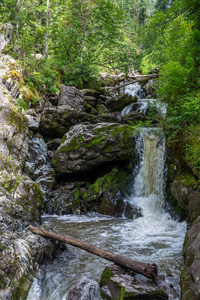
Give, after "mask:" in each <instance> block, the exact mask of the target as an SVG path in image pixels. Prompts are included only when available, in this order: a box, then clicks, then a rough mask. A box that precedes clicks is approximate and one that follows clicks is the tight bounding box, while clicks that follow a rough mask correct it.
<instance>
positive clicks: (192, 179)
mask: <svg viewBox="0 0 200 300" xmlns="http://www.w3.org/2000/svg"><path fill="white" fill-rule="evenodd" d="M175 179H176V180H180V181H181V183H182V184H183V185H184V186H187V187H191V188H194V189H195V188H197V187H198V186H199V184H200V180H199V179H198V178H197V177H196V176H195V175H194V174H193V173H192V172H191V171H190V170H188V169H183V168H182V170H181V172H180V173H179V174H178V175H177V176H176V177H175Z"/></svg>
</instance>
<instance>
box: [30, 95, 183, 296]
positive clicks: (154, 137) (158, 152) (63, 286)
mask: <svg viewBox="0 0 200 300" xmlns="http://www.w3.org/2000/svg"><path fill="white" fill-rule="evenodd" d="M140 100H141V99H140ZM136 151H137V157H138V164H137V166H136V168H135V170H134V172H133V176H134V177H135V180H134V184H133V187H132V190H133V191H132V195H131V196H130V197H127V198H126V199H124V201H126V202H129V203H131V205H133V206H135V207H137V208H138V210H140V211H141V215H142V216H141V217H139V218H137V219H134V220H128V219H126V218H113V217H109V216H102V215H98V214H95V213H91V214H88V215H65V216H56V215H53V216H47V215H44V216H43V221H44V223H45V224H47V225H48V226H50V227H51V228H53V229H54V231H56V232H57V233H60V234H64V235H68V236H71V237H74V238H78V239H81V240H84V241H86V242H89V243H91V244H94V245H96V246H98V247H100V248H103V249H105V250H108V251H111V252H114V253H117V254H120V255H123V256H126V257H129V258H132V259H134V260H139V261H143V262H149V263H156V264H157V265H158V269H159V274H160V275H164V276H165V278H166V281H167V282H168V283H171V284H173V285H174V287H175V289H176V290H178V291H179V285H178V281H179V276H180V270H181V266H182V265H183V258H182V254H181V250H182V245H183V241H184V237H185V233H186V223H185V222H182V223H179V222H178V221H177V220H174V219H172V218H171V217H170V215H169V214H168V213H166V212H165V210H164V202H165V178H166V167H165V140H164V137H163V133H162V131H161V130H160V129H155V128H150V129H145V128H144V129H143V130H142V131H141V133H140V134H139V135H138V137H137V140H136ZM68 249H69V251H65V252H63V253H62V254H61V255H60V256H59V257H58V258H56V259H55V260H54V262H53V263H49V264H45V265H43V266H42V268H41V271H40V274H38V277H37V278H35V279H34V283H33V285H32V288H31V289H30V291H29V295H28V297H27V300H32V299H34V300H47V299H51V300H64V299H67V294H68V291H69V289H70V288H71V287H73V286H74V285H76V284H77V283H80V282H81V281H83V280H85V279H89V283H88V285H86V286H85V289H86V291H85V292H86V294H85V295H84V294H82V295H81V299H82V300H87V299H92V300H98V299H101V297H100V292H99V289H98V282H99V279H100V276H101V273H102V271H103V269H104V267H105V266H106V265H107V264H108V262H107V261H105V260H103V259H101V258H99V257H95V256H93V255H91V254H89V253H86V252H85V251H83V250H80V249H76V248H73V247H71V246H68ZM142 280H146V279H142ZM88 291H90V292H89V294H90V298H87V297H88V296H86V295H87V294H88ZM169 299H174V298H173V297H172V296H171V297H170V298H169Z"/></svg>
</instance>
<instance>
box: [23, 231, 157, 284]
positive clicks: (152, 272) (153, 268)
mask: <svg viewBox="0 0 200 300" xmlns="http://www.w3.org/2000/svg"><path fill="white" fill-rule="evenodd" d="M29 230H30V231H31V232H33V233H36V234H39V235H41V236H43V237H46V238H50V239H54V240H57V241H60V242H63V243H66V244H70V245H72V246H75V247H78V248H81V249H84V250H86V251H88V252H89V253H92V254H94V255H97V256H100V257H102V258H105V259H107V260H109V261H112V262H114V263H115V264H117V265H119V266H121V267H124V268H125V269H130V270H132V271H134V272H135V273H139V274H142V275H144V276H145V277H147V278H151V279H154V278H155V277H156V276H157V274H158V271H157V265H156V264H145V263H143V262H138V261H134V260H132V259H129V258H125V257H123V256H120V255H118V254H114V253H111V252H108V251H106V250H103V249H100V248H98V247H96V246H93V245H91V244H89V243H86V242H83V241H81V240H78V239H74V238H71V237H67V236H63V235H60V234H56V233H53V232H50V231H46V230H44V229H39V228H36V227H33V226H29Z"/></svg>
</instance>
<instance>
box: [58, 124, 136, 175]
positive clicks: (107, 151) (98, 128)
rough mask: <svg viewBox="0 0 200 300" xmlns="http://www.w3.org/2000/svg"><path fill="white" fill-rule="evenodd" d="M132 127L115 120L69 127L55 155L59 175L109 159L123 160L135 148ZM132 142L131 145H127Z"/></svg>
mask: <svg viewBox="0 0 200 300" xmlns="http://www.w3.org/2000/svg"><path fill="white" fill-rule="evenodd" d="M134 143H135V141H134V131H133V128H132V127H131V126H128V125H120V124H117V123H98V124H95V125H92V124H80V125H76V126H74V127H72V128H71V130H70V131H69V132H68V133H66V134H65V136H64V137H63V142H62V144H61V145H60V147H59V148H58V149H57V151H56V152H55V154H54V158H53V165H54V166H55V169H56V171H57V172H58V173H60V174H72V173H79V172H83V171H87V170H91V169H93V168H94V167H97V166H100V165H102V164H104V163H108V162H112V161H125V160H128V159H130V158H131V156H132V155H133V153H134V152H133V153H131V151H130V148H131V149H133V151H134ZM130 145H132V147H130Z"/></svg>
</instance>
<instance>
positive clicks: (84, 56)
mask: <svg viewBox="0 0 200 300" xmlns="http://www.w3.org/2000/svg"><path fill="white" fill-rule="evenodd" d="M199 10H200V5H199V1H198V0H192V1H189V0H176V1H174V0H173V1H168V0H105V1H104V0H95V1H89V0H84V1H78V0H74V1H67V0H66V1H64V0H53V1H52V0H50V1H48V0H47V1H43V0H41V1H39V0H33V1H29V0H26V1H24V0H3V1H2V2H1V4H0V16H1V23H2V24H3V23H9V22H10V23H11V24H12V25H13V26H14V34H13V35H14V36H13V38H12V42H11V43H10V44H9V45H7V47H6V53H9V54H10V55H12V56H13V57H14V58H16V59H17V60H19V61H20V62H21V64H22V65H23V76H24V80H25V83H26V84H27V85H28V86H31V88H32V90H33V91H34V92H33V95H31V96H30V99H28V101H31V102H33V103H36V102H38V101H40V96H41V94H45V93H56V92H59V87H60V84H61V83H63V84H66V85H71V86H76V87H77V88H86V87H93V88H94V87H95V89H98V88H100V87H99V86H98V81H97V78H98V74H99V72H110V73H111V74H112V73H113V74H115V73H116V72H125V73H127V72H129V71H130V70H139V72H141V73H142V74H148V72H150V71H151V70H152V69H155V68H159V74H160V75H161V76H160V77H159V80H158V81H157V97H159V98H160V99H162V101H164V102H166V103H167V105H168V113H167V116H166V118H165V119H164V120H162V122H163V126H164V128H165V132H166V135H167V137H168V143H169V144H170V145H171V147H172V148H177V149H178V148H179V151H183V152H184V156H185V157H186V159H187V160H188V162H189V163H190V164H191V165H192V166H193V167H194V169H195V170H196V172H197V173H198V172H199V170H200V159H199V157H200V150H199V144H196V143H198V142H197V141H195V136H196V134H197V132H198V131H199V127H198V124H199V121H200V119H199V118H200V102H199V97H200V90H199V84H200V82H199V72H200V70H199V67H200V57H199V53H200V49H199V47H200V13H199ZM35 54H41V55H42V58H41V59H40V60H38V61H37V60H35V59H34V55H35ZM19 105H20V106H22V107H25V108H26V107H27V100H26V99H21V100H20V103H19ZM180 140H181V143H180V142H179V141H180ZM179 146H180V147H179ZM180 148H181V149H180Z"/></svg>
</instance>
